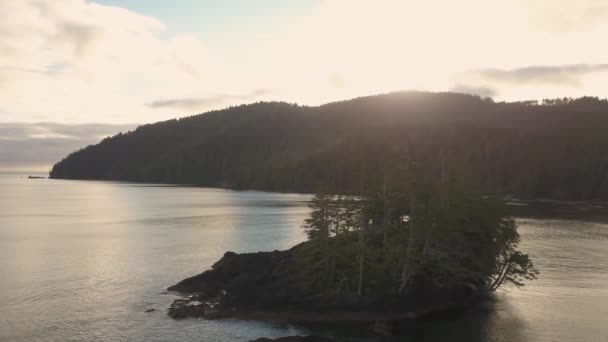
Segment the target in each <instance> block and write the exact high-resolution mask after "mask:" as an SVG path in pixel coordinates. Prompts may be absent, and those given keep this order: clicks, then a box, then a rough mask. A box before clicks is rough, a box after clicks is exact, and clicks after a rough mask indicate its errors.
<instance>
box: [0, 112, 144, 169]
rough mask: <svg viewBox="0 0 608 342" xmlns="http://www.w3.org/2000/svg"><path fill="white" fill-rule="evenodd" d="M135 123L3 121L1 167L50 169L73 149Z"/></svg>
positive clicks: (1, 126)
mask: <svg viewBox="0 0 608 342" xmlns="http://www.w3.org/2000/svg"><path fill="white" fill-rule="evenodd" d="M134 128H135V125H108V124H82V125H64V124H56V123H35V124H28V123H0V171H2V170H7V171H8V170H20V171H48V170H49V169H50V167H51V166H52V165H53V164H54V163H56V162H58V161H59V160H61V159H62V158H64V157H65V156H67V155H68V154H69V153H71V152H73V151H76V150H78V149H81V148H83V147H85V146H87V145H90V144H94V143H97V142H99V141H100V140H101V139H103V138H105V137H107V136H111V135H114V134H117V133H119V132H126V131H129V130H132V129H134Z"/></svg>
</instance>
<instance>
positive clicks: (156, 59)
mask: <svg viewBox="0 0 608 342" xmlns="http://www.w3.org/2000/svg"><path fill="white" fill-rule="evenodd" d="M163 29H164V27H163V24H162V23H160V22H159V21H158V20H156V19H153V18H150V17H145V16H142V15H139V14H136V13H133V12H130V11H127V10H125V9H121V8H117V7H108V6H102V5H98V4H95V3H85V2H84V1H82V0H53V1H29V0H23V1H2V2H0V51H2V54H0V103H1V104H2V106H3V108H4V112H3V113H2V114H0V121H40V120H45V121H46V120H51V121H59V122H91V121H106V122H150V121H155V120H159V119H163V118H166V117H167V116H175V115H184V114H190V113H179V112H178V113H167V112H164V113H163V112H159V111H155V110H152V109H150V108H148V107H146V106H145V103H146V102H148V101H150V99H153V98H159V97H169V98H170V97H184V96H189V94H193V95H196V94H199V93H203V94H204V93H207V92H214V93H215V92H224V91H226V92H227V91H232V90H233V88H234V87H233V86H232V85H231V83H236V82H235V78H234V75H231V72H230V69H229V68H227V67H226V66H224V65H222V63H219V62H212V61H210V60H208V59H207V56H206V53H205V48H204V46H203V44H202V43H201V42H200V41H199V40H198V39H197V38H196V37H193V36H192V35H187V34H183V35H177V36H173V37H169V38H166V39H163V38H160V36H161V34H162V33H163ZM241 84H242V85H243V86H247V84H243V83H241ZM200 109H205V108H200Z"/></svg>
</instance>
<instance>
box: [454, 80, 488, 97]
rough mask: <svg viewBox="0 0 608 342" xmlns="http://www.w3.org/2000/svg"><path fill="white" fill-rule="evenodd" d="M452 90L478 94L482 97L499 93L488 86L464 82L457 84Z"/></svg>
mask: <svg viewBox="0 0 608 342" xmlns="http://www.w3.org/2000/svg"><path fill="white" fill-rule="evenodd" d="M450 90H451V91H453V92H456V93H463V94H471V95H478V96H481V97H495V96H497V95H498V91H497V90H496V89H494V88H491V87H488V86H474V85H469V84H462V83H457V84H455V85H454V86H453V87H452V89H450Z"/></svg>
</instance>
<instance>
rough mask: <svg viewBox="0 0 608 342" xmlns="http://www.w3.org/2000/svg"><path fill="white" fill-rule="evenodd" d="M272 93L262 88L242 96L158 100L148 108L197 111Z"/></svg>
mask: <svg viewBox="0 0 608 342" xmlns="http://www.w3.org/2000/svg"><path fill="white" fill-rule="evenodd" d="M270 93H272V89H267V88H262V89H256V90H254V91H252V92H250V93H247V94H241V95H234V94H216V95H211V96H205V97H191V98H179V99H166V100H157V101H152V102H149V103H146V106H148V107H150V108H178V109H185V110H196V109H201V108H208V107H212V106H218V105H224V104H226V103H229V102H238V101H251V100H254V99H256V98H258V97H260V96H264V95H267V94H270Z"/></svg>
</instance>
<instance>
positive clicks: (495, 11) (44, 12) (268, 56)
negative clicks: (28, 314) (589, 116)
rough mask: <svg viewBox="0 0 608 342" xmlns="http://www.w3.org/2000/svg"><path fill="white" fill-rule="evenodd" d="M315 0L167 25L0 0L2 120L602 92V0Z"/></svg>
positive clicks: (115, 12)
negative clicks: (280, 9) (400, 94)
mask: <svg viewBox="0 0 608 342" xmlns="http://www.w3.org/2000/svg"><path fill="white" fill-rule="evenodd" d="M200 6H206V5H200ZM235 6H236V7H237V8H233V9H232V10H234V9H242V8H238V7H239V6H241V5H235ZM285 6H288V5H285ZM310 6H311V8H307V9H306V10H301V11H300V12H298V13H292V14H290V15H289V16H286V17H285V18H281V20H275V19H274V18H270V17H264V15H268V14H267V13H264V11H259V12H256V15H260V16H262V18H261V19H260V20H259V22H264V25H263V26H265V27H264V29H260V30H256V27H257V26H247V24H245V23H239V22H237V21H234V22H231V23H230V24H227V23H225V22H222V21H221V20H220V21H212V22H210V23H208V25H207V24H206V25H202V26H195V27H192V30H193V31H196V32H197V33H192V32H179V33H176V31H175V27H166V24H165V23H163V22H162V21H161V20H160V19H159V18H153V17H150V16H146V15H142V14H139V13H136V12H134V11H130V10H127V9H124V8H120V7H116V6H105V5H101V4H97V3H95V2H91V1H85V0H19V1H17V0H16V1H9V0H6V1H1V0H0V51H1V53H0V106H2V109H3V112H0V122H40V121H55V122H62V123H87V122H108V123H129V122H138V123H148V122H154V121H158V120H165V119H169V118H171V117H175V116H183V115H191V114H193V113H195V112H200V111H204V110H209V109H216V108H218V107H224V106H226V105H236V104H239V103H241V102H247V101H253V100H258V99H262V98H263V99H272V100H285V101H289V102H298V103H302V104H311V105H314V104H320V103H324V102H329V101H336V100H340V99H346V98H351V97H355V96H361V95H369V94H374V93H384V92H388V91H394V90H401V89H418V90H434V91H441V90H447V89H451V88H453V87H456V86H458V87H460V88H461V90H463V91H464V90H466V91H470V92H476V93H484V92H485V94H489V93H488V91H489V90H492V91H494V92H495V94H496V96H500V97H501V100H502V99H507V100H509V99H520V98H521V97H526V98H527V97H538V96H549V97H551V96H564V95H567V96H576V95H587V94H588V95H596V96H606V91H605V84H606V82H607V81H608V79H607V78H606V74H605V73H602V72H599V71H600V69H601V70H603V67H598V66H601V65H603V64H602V63H605V62H606V61H608V49H607V48H606V46H605V44H601V42H602V41H604V40H605V37H606V32H608V4H607V3H606V1H605V0H580V1H567V2H564V1H562V2H560V4H559V5H556V4H555V1H554V0H495V1H487V0H461V1H445V0H428V1H414V0H377V1H371V0H369V1H363V0H362V1H352V0H325V1H319V2H314V5H310ZM312 6H314V7H312ZM174 20H175V18H174ZM184 25H186V24H184ZM241 25H242V26H241ZM181 27H182V28H186V29H187V27H186V26H181ZM245 30H247V32H246V33H243V34H241V32H243V31H245ZM234 32H237V33H238V34H236V33H234ZM207 43H208V44H207ZM213 49H215V50H213ZM529 65H533V66H534V65H538V66H541V67H526V66H529ZM543 65H545V66H547V67H542V66H543ZM553 66H564V67H553ZM594 66H595V67H594ZM480 68H483V69H482V70H479V69H480ZM560 68H561V69H560ZM557 69H560V70H557ZM467 70H478V71H480V72H478V73H476V74H472V73H467V72H466V71H467ZM601 77H603V78H601ZM525 86H527V87H525ZM574 86H575V87H574ZM262 88H264V89H275V90H277V89H278V90H280V91H272V92H267V93H263V94H255V92H256V89H262ZM482 88H486V89H482ZM515 88H518V89H519V90H514V89H515ZM524 88H525V89H524ZM252 94H253V95H252Z"/></svg>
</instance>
